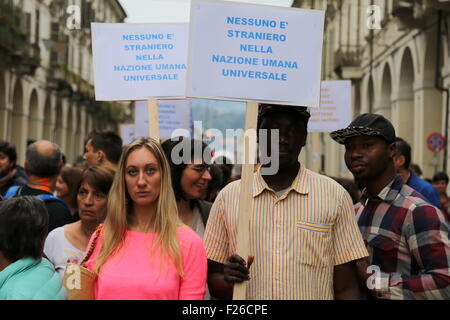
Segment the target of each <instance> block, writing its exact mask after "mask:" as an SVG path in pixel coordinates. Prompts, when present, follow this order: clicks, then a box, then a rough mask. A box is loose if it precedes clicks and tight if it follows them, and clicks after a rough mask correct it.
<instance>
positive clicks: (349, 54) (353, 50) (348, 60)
mask: <svg viewBox="0 0 450 320" xmlns="http://www.w3.org/2000/svg"><path fill="white" fill-rule="evenodd" d="M361 56H362V49H361V47H360V46H357V45H343V46H341V47H340V48H339V49H337V50H336V51H335V52H334V72H335V73H336V74H337V75H339V76H340V77H341V78H343V79H358V78H361V76H362V73H361V68H360V66H361Z"/></svg>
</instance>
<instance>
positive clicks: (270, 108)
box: [258, 103, 311, 120]
mask: <svg viewBox="0 0 450 320" xmlns="http://www.w3.org/2000/svg"><path fill="white" fill-rule="evenodd" d="M276 111H288V112H294V113H297V114H299V115H300V116H301V117H303V118H305V119H306V120H307V119H309V117H311V113H310V112H309V108H307V107H302V106H287V105H279V104H268V103H260V104H259V108H258V117H259V118H261V117H263V116H265V115H267V114H269V113H272V112H276Z"/></svg>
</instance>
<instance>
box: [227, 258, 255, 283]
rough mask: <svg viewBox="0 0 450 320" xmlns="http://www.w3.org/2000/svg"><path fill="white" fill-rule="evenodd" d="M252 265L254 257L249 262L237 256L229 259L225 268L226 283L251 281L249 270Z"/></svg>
mask: <svg viewBox="0 0 450 320" xmlns="http://www.w3.org/2000/svg"><path fill="white" fill-rule="evenodd" d="M252 263H253V256H249V257H248V262H245V260H244V259H242V257H240V256H239V255H237V254H233V255H232V256H230V257H228V261H227V263H226V264H225V265H224V268H223V274H224V279H225V281H226V282H228V283H231V284H234V283H241V282H243V281H246V280H250V277H249V269H250V266H251V265H252Z"/></svg>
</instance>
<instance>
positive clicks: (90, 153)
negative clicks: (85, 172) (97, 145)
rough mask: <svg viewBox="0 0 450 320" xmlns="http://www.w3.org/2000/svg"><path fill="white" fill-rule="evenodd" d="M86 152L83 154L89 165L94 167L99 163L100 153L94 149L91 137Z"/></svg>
mask: <svg viewBox="0 0 450 320" xmlns="http://www.w3.org/2000/svg"><path fill="white" fill-rule="evenodd" d="M85 149H86V150H85V153H84V155H83V159H84V161H85V162H86V165H87V166H88V167H92V166H95V165H99V164H100V163H99V161H98V153H97V152H95V151H94V147H93V146H92V140H91V139H89V140H88V142H87V143H86V146H85Z"/></svg>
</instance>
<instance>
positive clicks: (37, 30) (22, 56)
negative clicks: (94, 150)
mask: <svg viewBox="0 0 450 320" xmlns="http://www.w3.org/2000/svg"><path fill="white" fill-rule="evenodd" d="M0 6H1V8H0V139H4V140H7V141H10V142H12V143H13V144H14V145H15V146H16V148H17V151H18V164H21V165H23V161H24V158H25V150H26V146H27V143H28V142H30V141H32V140H37V139H47V140H51V141H54V142H56V143H57V144H58V145H59V146H60V147H61V148H62V150H63V152H64V154H65V156H66V159H67V162H69V163H73V162H75V161H76V159H77V157H79V156H80V155H82V154H83V150H84V138H85V136H86V135H87V134H88V133H89V132H90V131H91V130H93V129H112V130H117V127H118V125H117V123H118V121H119V120H120V119H121V118H123V115H124V113H125V112H127V106H126V105H124V104H119V103H99V102H96V101H95V97H94V87H93V83H94V81H93V68H92V67H93V62H92V50H91V35H90V23H91V22H93V21H95V22H123V21H124V19H125V17H126V14H125V11H124V10H123V8H122V7H121V5H120V3H119V2H118V0H102V1H92V0H52V1H51V0H26V1H24V0H1V1H0Z"/></svg>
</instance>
